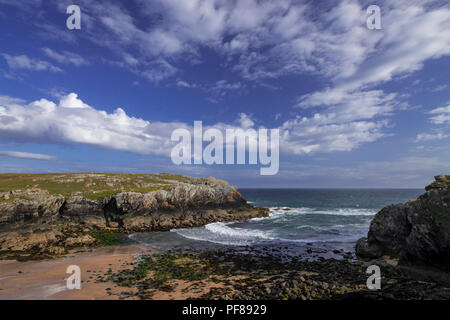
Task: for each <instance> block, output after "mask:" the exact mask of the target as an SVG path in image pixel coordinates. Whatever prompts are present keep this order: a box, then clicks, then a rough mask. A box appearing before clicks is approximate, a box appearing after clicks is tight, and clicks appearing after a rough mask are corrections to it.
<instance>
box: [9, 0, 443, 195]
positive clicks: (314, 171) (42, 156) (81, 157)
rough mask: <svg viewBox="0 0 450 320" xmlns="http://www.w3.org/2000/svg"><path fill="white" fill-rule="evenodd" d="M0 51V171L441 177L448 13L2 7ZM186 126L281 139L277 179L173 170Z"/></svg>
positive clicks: (306, 179) (365, 182)
mask: <svg viewBox="0 0 450 320" xmlns="http://www.w3.org/2000/svg"><path fill="white" fill-rule="evenodd" d="M319 3H320V4H319ZM70 4H77V5H78V6H79V7H80V8H81V12H82V13H81V30H69V29H67V27H66V19H67V18H68V17H69V15H68V14H66V8H67V6H68V5H70ZM372 4H375V5H378V6H380V7H381V21H382V29H381V30H369V29H368V28H367V27H366V19H367V14H366V8H367V7H368V6H369V5H372ZM0 41H1V46H0V172H80V171H81V172H91V171H94V172H139V173H144V172H148V173H151V172H176V173H183V174H187V175H193V176H215V177H218V178H223V179H226V180H228V181H229V182H230V183H232V184H234V185H238V186H240V187H411V188H415V187H419V188H421V187H423V186H424V185H425V184H427V183H429V182H430V181H431V180H432V178H433V176H434V175H436V174H441V173H447V174H448V173H450V161H449V159H450V143H449V142H450V72H448V70H449V67H450V6H449V4H448V1H434V0H429V1H428V0H422V1H416V0H409V1H406V0H396V1H393V0H392V1H391V0H388V1H357V0H336V1H288V0H281V1H256V0H239V1H225V0H208V1H206V0H205V1H200V0H191V1H187V0H184V1H181V0H180V1H178V0H164V1H163V0H149V1H144V0H131V1H112V0H111V1H106V0H105V1H95V2H93V1H86V0H80V1H70V2H69V1H61V0H59V1H56V0H54V1H53V0H48V1H43V0H42V1H41V0H28V1H15V0H0ZM196 120H201V121H203V123H204V125H205V126H208V127H218V128H225V127H228V126H229V127H233V128H237V127H240V128H244V129H245V128H255V129H257V128H268V129H274V128H278V129H279V130H280V135H281V139H280V154H281V155H280V170H279V173H278V174H277V175H274V176H260V170H259V166H255V165H251V166H250V165H239V166H238V165H236V166H226V165H215V166H206V165H196V166H194V165H191V166H190V165H183V166H175V165H174V164H172V161H171V159H170V149H171V147H172V146H173V143H171V141H170V135H171V132H172V131H173V130H174V129H176V128H180V127H181V128H188V129H190V128H192V126H193V123H194V121H196Z"/></svg>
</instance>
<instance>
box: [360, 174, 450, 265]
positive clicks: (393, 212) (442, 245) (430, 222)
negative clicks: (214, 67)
mask: <svg viewBox="0 0 450 320" xmlns="http://www.w3.org/2000/svg"><path fill="white" fill-rule="evenodd" d="M425 190H426V193H424V194H423V195H421V196H419V198H418V199H417V200H415V201H409V202H407V203H405V204H397V205H392V206H388V207H385V208H383V209H382V210H381V211H380V212H378V213H377V214H376V216H375V217H374V219H373V220H372V223H371V225H370V230H369V233H368V236H367V239H366V238H362V239H360V240H359V241H358V242H357V244H356V254H357V255H358V256H359V257H361V258H371V259H372V258H379V257H381V256H383V255H390V256H397V257H399V258H400V264H426V265H429V264H431V265H436V266H441V267H445V268H450V176H448V175H441V176H436V177H435V182H433V183H431V184H430V185H428V186H427V187H426V188H425Z"/></svg>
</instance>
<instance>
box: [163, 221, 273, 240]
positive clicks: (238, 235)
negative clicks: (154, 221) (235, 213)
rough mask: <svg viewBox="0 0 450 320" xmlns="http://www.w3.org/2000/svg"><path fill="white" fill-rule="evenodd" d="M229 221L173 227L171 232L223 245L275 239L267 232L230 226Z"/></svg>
mask: <svg viewBox="0 0 450 320" xmlns="http://www.w3.org/2000/svg"><path fill="white" fill-rule="evenodd" d="M229 224H230V223H223V222H215V223H211V224H208V225H206V226H204V227H201V228H193V229H174V230H171V231H172V232H176V233H177V234H179V235H181V236H183V237H185V238H188V239H191V240H199V241H209V242H213V243H218V244H224V245H248V244H251V243H255V242H261V241H268V240H275V238H274V237H272V236H271V235H270V233H269V232H264V231H261V230H251V229H245V228H237V227H234V228H231V227H229V226H228V225H229Z"/></svg>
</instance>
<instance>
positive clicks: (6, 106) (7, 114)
mask: <svg viewBox="0 0 450 320" xmlns="http://www.w3.org/2000/svg"><path fill="white" fill-rule="evenodd" d="M180 126H181V127H183V126H184V125H183V124H179V123H159V122H155V123H152V124H150V122H149V121H146V120H143V119H140V118H135V117H130V116H128V115H127V114H126V113H125V111H124V110H123V109H121V108H117V109H116V110H115V111H114V112H112V113H108V112H106V111H102V110H97V109H95V108H93V107H91V106H89V105H87V104H85V103H84V102H83V101H81V100H80V99H78V97H77V95H76V94H75V93H71V94H69V95H67V96H64V97H62V99H61V101H60V102H59V104H56V103H54V102H52V101H49V100H46V99H41V100H38V101H34V102H32V103H30V104H24V103H23V101H21V100H17V99H11V98H7V97H3V98H0V140H3V141H6V142H11V141H18V142H43V143H60V142H75V143H83V144H89V145H93V146H97V147H101V148H108V149H114V150H120V151H129V152H135V153H141V154H156V155H167V154H168V152H169V151H168V150H170V148H169V147H170V140H169V139H170V133H171V132H172V130H174V129H175V128H179V127H180Z"/></svg>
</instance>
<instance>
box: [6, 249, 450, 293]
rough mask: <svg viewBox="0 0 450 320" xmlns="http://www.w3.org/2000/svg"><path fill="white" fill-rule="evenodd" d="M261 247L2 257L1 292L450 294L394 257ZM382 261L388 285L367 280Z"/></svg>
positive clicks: (88, 252) (138, 250) (100, 251)
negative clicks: (374, 286)
mask: <svg viewBox="0 0 450 320" xmlns="http://www.w3.org/2000/svg"><path fill="white" fill-rule="evenodd" d="M280 249H282V248H281V247H280ZM253 251H254V252H253ZM257 251H259V250H257V249H252V248H249V252H248V254H244V253H242V252H238V251H236V250H234V249H233V248H229V249H228V250H220V249H219V250H216V251H211V250H210V251H204V252H192V251H181V250H180V251H170V250H169V251H166V252H164V253H162V252H159V253H158V252H157V251H155V250H153V249H152V248H150V247H149V246H147V245H145V244H136V243H133V244H124V245H118V246H107V247H101V248H95V249H92V250H87V251H84V252H76V253H75V252H74V253H70V254H68V255H67V256H65V257H62V258H56V259H53V260H43V261H25V262H19V261H15V260H1V261H0V300H29V299H32V300H118V299H125V300H137V299H148V300H186V299H206V300H218V299H219V300H222V299H225V300H241V299H243V300H260V299H276V300H289V299H300V300H321V299H325V300H329V299H331V300H342V299H344V300H345V299H361V298H363V299H388V300H390V299H450V288H449V287H450V283H447V284H443V283H439V282H438V281H434V280H431V279H424V278H423V275H422V276H421V277H420V278H419V277H417V276H415V277H413V276H411V275H407V274H406V273H405V269H402V268H398V267H397V266H396V264H397V261H396V260H389V259H388V258H387V257H384V258H383V259H381V260H378V261H372V262H370V263H368V262H362V261H358V260H355V259H346V258H344V259H342V260H336V259H333V258H329V259H325V258H323V257H321V258H319V259H317V260H314V261H307V260H303V259H298V260H297V259H293V260H290V261H283V260H282V259H280V258H279V257H277V256H276V255H272V254H270V253H265V255H264V256H258V255H257V253H258V252H257ZM252 252H253V253H256V255H253V254H252ZM374 263H375V264H377V265H380V266H381V268H382V273H383V278H382V290H380V291H370V290H368V289H367V287H366V279H367V277H368V275H367V274H366V268H367V266H368V265H370V264H374ZM69 265H78V266H79V267H80V268H81V280H82V285H81V290H68V289H67V288H66V280H65V279H66V278H67V277H68V276H69V274H66V273H65V272H66V268H67V267H68V266H69ZM416 272H417V270H416ZM410 274H411V273H410Z"/></svg>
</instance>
